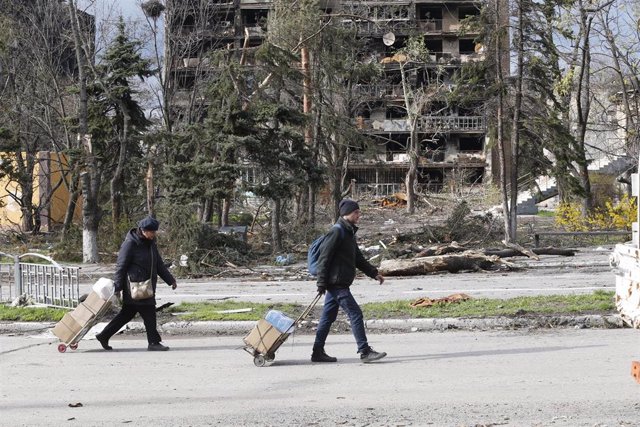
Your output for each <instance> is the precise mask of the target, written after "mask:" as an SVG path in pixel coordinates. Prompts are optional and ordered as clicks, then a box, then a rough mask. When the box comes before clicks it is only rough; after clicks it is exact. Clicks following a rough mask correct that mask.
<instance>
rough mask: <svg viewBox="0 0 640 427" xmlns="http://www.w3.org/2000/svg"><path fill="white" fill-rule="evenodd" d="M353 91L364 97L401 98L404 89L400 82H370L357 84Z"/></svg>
mask: <svg viewBox="0 0 640 427" xmlns="http://www.w3.org/2000/svg"><path fill="white" fill-rule="evenodd" d="M354 91H355V93H356V94H357V95H359V96H362V97H365V98H374V99H379V98H402V97H403V96H404V91H403V90H402V85H401V84H396V85H392V84H372V85H357V86H356V87H355V89H354Z"/></svg>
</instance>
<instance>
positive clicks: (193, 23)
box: [166, 0, 493, 196]
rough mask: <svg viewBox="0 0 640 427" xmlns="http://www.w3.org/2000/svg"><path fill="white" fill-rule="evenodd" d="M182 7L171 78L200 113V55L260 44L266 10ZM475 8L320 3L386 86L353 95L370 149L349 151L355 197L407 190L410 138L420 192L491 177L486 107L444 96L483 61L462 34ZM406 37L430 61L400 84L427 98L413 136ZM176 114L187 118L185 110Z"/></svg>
mask: <svg viewBox="0 0 640 427" xmlns="http://www.w3.org/2000/svg"><path fill="white" fill-rule="evenodd" d="M171 3H174V5H173V7H172V6H171ZM188 3H189V1H184V2H182V1H181V2H177V0H172V1H167V6H168V7H167V10H168V12H169V14H168V16H167V31H166V33H167V35H168V37H167V39H168V40H169V42H168V43H169V45H168V46H167V47H168V49H167V51H168V52H170V55H171V57H170V58H168V61H167V63H168V64H170V67H169V70H168V77H169V81H170V82H172V88H171V89H172V90H173V93H174V99H175V103H176V105H178V106H180V105H182V107H185V106H187V105H189V106H191V107H193V106H194V105H196V104H194V101H196V100H197V96H198V95H197V93H196V92H197V88H196V86H197V82H196V77H195V76H196V75H197V73H198V72H199V71H200V70H201V69H202V68H203V67H207V64H206V60H204V59H203V58H204V56H205V55H204V53H206V52H207V50H208V49H219V48H221V46H234V47H235V48H237V49H239V48H240V47H242V46H243V44H244V45H245V46H247V45H248V46H258V45H260V44H261V43H262V42H263V40H264V37H265V34H266V31H268V28H266V22H267V18H268V16H269V11H270V9H271V7H272V2H271V1H269V0H235V1H224V0H217V1H215V0H209V1H204V3H206V7H205V8H203V7H202V4H203V1H195V3H194V4H197V5H199V6H198V7H191V8H189V7H185V6H184V5H185V4H188ZM178 4H180V5H182V7H181V8H180V9H178V8H177V6H178ZM481 6H482V3H481V2H480V1H473V0H414V1H402V0H388V1H366V0H361V1H347V0H324V1H320V2H319V7H321V8H322V11H323V12H324V13H326V14H333V15H335V16H338V17H339V19H340V22H342V23H343V24H344V25H348V26H350V27H352V28H356V29H357V31H358V35H359V36H361V37H362V38H363V39H364V40H366V46H367V49H368V58H369V59H368V60H375V61H377V62H378V63H379V64H380V66H381V68H382V69H383V73H384V77H383V78H382V79H380V80H377V81H376V82H367V83H361V84H359V85H357V87H356V91H357V92H358V95H359V99H361V100H362V102H361V103H360V106H359V107H358V108H357V109H356V110H355V114H354V116H353V117H352V118H351V120H352V123H353V126H354V127H356V128H357V129H358V130H359V132H361V133H362V134H363V135H364V136H366V139H367V140H370V141H371V144H367V147H368V148H367V149H366V150H365V149H364V148H363V149H361V150H358V149H354V151H353V153H352V155H351V156H350V162H349V165H348V171H347V179H349V180H351V181H352V182H353V183H355V186H356V188H355V190H356V192H358V193H362V192H369V193H371V194H374V195H377V196H381V195H389V194H393V193H396V192H399V191H403V190H404V182H405V177H406V174H407V170H408V168H409V155H408V154H407V146H408V143H409V142H410V141H411V135H412V134H414V135H417V137H418V138H419V140H420V144H419V160H418V169H417V187H418V188H417V190H418V191H421V192H424V191H429V192H435V191H441V190H442V189H443V187H445V186H446V185H447V184H449V183H454V182H455V183H457V184H459V185H465V186H466V185H473V184H480V183H482V182H483V181H485V180H487V179H488V178H489V176H490V175H491V164H492V163H493V161H492V160H491V156H490V153H489V151H488V150H487V147H486V119H485V113H486V111H485V107H484V105H483V103H482V101H481V100H480V101H478V102H477V103H475V104H474V103H471V105H469V103H467V104H466V105H464V106H461V105H452V104H451V102H449V101H447V96H446V94H447V92H450V91H451V90H453V88H454V80H453V76H454V73H455V72H456V70H458V69H459V68H460V67H461V66H462V65H463V64H465V63H469V62H475V61H483V60H484V59H485V58H484V53H483V48H482V45H481V44H479V43H477V42H476V38H477V37H478V34H477V33H470V32H469V31H465V32H464V35H461V34H462V32H461V28H462V25H463V21H464V20H465V19H466V18H469V17H472V16H478V15H479V14H480V8H481ZM172 9H173V12H171V10H172ZM246 35H248V36H249V37H248V39H247V40H245V38H246V37H245V36H246ZM412 36H422V37H424V42H425V45H426V48H427V50H428V58H426V60H424V61H421V62H420V64H419V66H417V67H416V66H413V64H412V67H411V69H410V71H408V72H407V73H405V79H406V80H405V81H406V82H408V83H409V87H411V90H414V91H422V92H423V93H425V94H428V95H429V96H427V97H426V99H427V101H426V102H424V103H422V104H421V111H420V116H419V117H418V120H417V121H416V124H415V127H414V128H411V127H410V123H409V120H407V113H406V109H405V98H404V89H403V85H402V74H401V69H400V67H402V66H403V65H404V64H403V62H402V58H398V56H397V51H398V49H401V48H402V47H403V46H404V43H405V42H406V41H407V40H408V39H409V37H412ZM247 42H248V44H247ZM178 46H181V48H180V49H178ZM407 69H408V67H407ZM407 69H405V71H406V70H407ZM179 111H180V112H179V113H180V114H185V112H184V108H182V109H180V110H179ZM412 130H414V132H412ZM372 147H373V149H372Z"/></svg>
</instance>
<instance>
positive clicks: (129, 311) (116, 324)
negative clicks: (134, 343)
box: [99, 304, 162, 344]
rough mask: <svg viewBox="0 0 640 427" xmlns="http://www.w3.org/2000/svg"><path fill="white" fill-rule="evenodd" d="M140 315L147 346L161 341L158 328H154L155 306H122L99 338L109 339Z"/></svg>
mask: <svg viewBox="0 0 640 427" xmlns="http://www.w3.org/2000/svg"><path fill="white" fill-rule="evenodd" d="M137 313H140V317H142V320H143V321H144V328H145V329H146V331H147V341H149V344H155V343H159V342H160V341H162V338H160V334H159V333H158V328H157V326H156V307H155V305H138V304H135V305H134V304H124V305H123V306H122V310H120V313H118V314H116V317H114V318H113V320H112V321H111V322H109V324H108V325H107V326H105V328H104V329H103V330H102V332H100V334H99V335H100V338H103V339H107V340H108V339H109V338H111V337H112V336H114V335H115V334H116V332H118V331H119V330H120V328H122V327H123V326H124V325H126V324H127V323H129V322H130V321H131V319H133V318H134V317H135V315H136V314H137Z"/></svg>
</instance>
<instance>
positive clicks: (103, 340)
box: [96, 334, 113, 350]
mask: <svg viewBox="0 0 640 427" xmlns="http://www.w3.org/2000/svg"><path fill="white" fill-rule="evenodd" d="M96 339H97V340H98V342H99V343H100V345H101V346H102V348H104V349H105V350H113V347H111V346H110V345H109V339H108V338H103V337H101V336H100V334H96Z"/></svg>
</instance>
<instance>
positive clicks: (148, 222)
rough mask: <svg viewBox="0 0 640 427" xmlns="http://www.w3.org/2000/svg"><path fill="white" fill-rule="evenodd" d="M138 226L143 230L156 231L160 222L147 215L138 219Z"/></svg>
mask: <svg viewBox="0 0 640 427" xmlns="http://www.w3.org/2000/svg"><path fill="white" fill-rule="evenodd" d="M138 227H140V228H142V229H143V230H148V231H158V228H160V223H159V222H158V220H157V219H155V218H152V217H150V216H148V217H146V218H144V219H141V220H140V221H138Z"/></svg>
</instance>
